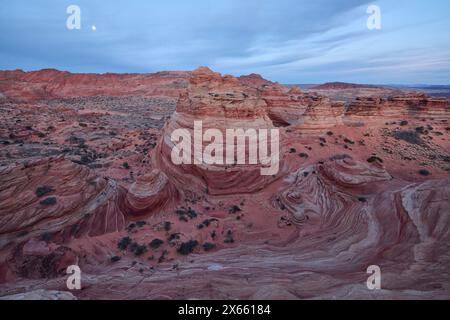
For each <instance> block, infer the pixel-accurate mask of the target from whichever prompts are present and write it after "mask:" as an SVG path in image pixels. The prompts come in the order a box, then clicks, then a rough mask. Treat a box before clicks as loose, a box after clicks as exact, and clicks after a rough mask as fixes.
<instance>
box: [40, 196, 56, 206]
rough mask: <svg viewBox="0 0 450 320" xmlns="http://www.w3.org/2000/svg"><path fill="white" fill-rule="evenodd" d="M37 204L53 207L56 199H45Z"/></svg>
mask: <svg viewBox="0 0 450 320" xmlns="http://www.w3.org/2000/svg"><path fill="white" fill-rule="evenodd" d="M39 203H40V204H42V205H44V206H53V205H55V204H56V198H55V197H50V198H46V199H44V200H42V201H41V202H39Z"/></svg>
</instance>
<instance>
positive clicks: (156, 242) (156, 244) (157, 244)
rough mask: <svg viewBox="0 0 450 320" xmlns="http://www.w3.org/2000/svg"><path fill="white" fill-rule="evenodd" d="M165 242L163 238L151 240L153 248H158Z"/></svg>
mask: <svg viewBox="0 0 450 320" xmlns="http://www.w3.org/2000/svg"><path fill="white" fill-rule="evenodd" d="M163 243H164V241H163V240H161V239H153V240H152V241H151V242H150V248H152V249H158V248H159V247H160V246H161V245H162V244H163Z"/></svg>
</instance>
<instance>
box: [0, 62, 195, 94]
mask: <svg viewBox="0 0 450 320" xmlns="http://www.w3.org/2000/svg"><path fill="white" fill-rule="evenodd" d="M188 76H189V73H188V72H177V71H173V72H159V73H154V74H113V73H106V74H82V73H79V74H73V73H69V72H61V71H58V70H54V69H46V70H40V71H33V72H23V71H21V70H16V71H0V92H2V94H3V95H5V96H6V97H9V98H11V99H17V100H39V99H55V98H71V97H86V96H87V97H88V96H113V97H115V96H144V97H148V96H168V97H177V96H178V93H179V91H180V89H183V88H184V87H185V86H186V78H187V77H188Z"/></svg>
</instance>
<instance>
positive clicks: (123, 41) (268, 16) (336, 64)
mask: <svg viewBox="0 0 450 320" xmlns="http://www.w3.org/2000/svg"><path fill="white" fill-rule="evenodd" d="M371 4H375V5H377V6H379V8H380V9H381V30H369V29H368V28H367V26H366V22H367V19H368V18H369V14H367V13H366V10H367V7H368V6H369V5H371ZM69 5H78V6H79V7H80V9H81V29H80V30H69V29H68V28H67V27H66V20H67V18H68V17H69V15H68V14H67V13H66V9H67V7H68V6H69ZM92 26H95V28H96V30H95V31H94V30H93V28H92ZM0 30H1V32H0V69H23V70H37V69H42V68H56V69H60V70H68V71H72V72H102V73H103V72H140V73H145V72H155V71H161V70H191V69H195V68H196V67H198V66H201V65H206V66H209V67H210V68H212V69H214V70H216V71H220V72H222V73H227V74H234V75H241V74H248V73H253V72H254V73H260V74H262V75H263V76H264V77H266V78H268V79H271V80H274V81H278V82H282V83H322V82H327V81H347V82H356V83H384V84H387V83H397V84H415V83H429V84H450V35H449V30H450V1H448V0H431V1H430V0H380V1H365V0H314V1H313V0H308V1H307V0H189V1H187V0H164V1H163V0H158V1H157V0H127V1H123V0H116V1H105V0H103V1H98V0H86V1H81V0H71V1H65V0H53V1H51V0H36V1H26V0H0Z"/></svg>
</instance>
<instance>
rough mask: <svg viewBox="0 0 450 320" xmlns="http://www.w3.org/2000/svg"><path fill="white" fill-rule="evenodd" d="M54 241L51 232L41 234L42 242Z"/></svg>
mask: <svg viewBox="0 0 450 320" xmlns="http://www.w3.org/2000/svg"><path fill="white" fill-rule="evenodd" d="M51 239H52V235H51V234H50V233H49V232H44V233H43V234H41V240H42V241H45V242H49V241H50V240H51Z"/></svg>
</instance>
